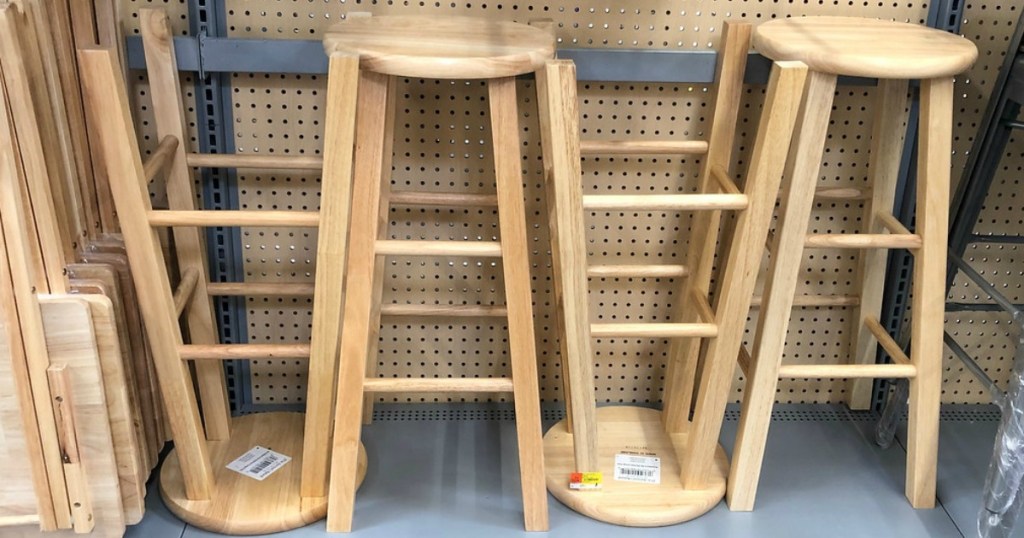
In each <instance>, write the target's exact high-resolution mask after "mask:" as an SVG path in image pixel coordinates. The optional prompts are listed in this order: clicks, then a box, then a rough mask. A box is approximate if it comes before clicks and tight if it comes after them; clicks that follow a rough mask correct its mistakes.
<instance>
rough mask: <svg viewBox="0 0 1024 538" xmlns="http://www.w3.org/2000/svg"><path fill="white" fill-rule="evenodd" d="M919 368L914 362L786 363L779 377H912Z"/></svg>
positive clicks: (781, 368)
mask: <svg viewBox="0 0 1024 538" xmlns="http://www.w3.org/2000/svg"><path fill="white" fill-rule="evenodd" d="M916 375H917V368H916V367H914V365H912V364H786V365H783V366H781V367H780V368H779V377H780V378H788V379H803V378H807V379H824V378H845V379H857V378H904V377H905V378H912V377H915V376H916Z"/></svg>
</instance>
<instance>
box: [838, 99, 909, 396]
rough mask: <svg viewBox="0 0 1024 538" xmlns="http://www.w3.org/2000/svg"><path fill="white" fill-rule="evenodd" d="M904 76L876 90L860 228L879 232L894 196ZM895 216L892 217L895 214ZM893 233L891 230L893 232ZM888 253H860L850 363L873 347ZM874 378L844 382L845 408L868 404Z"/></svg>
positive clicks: (870, 354) (871, 353)
mask: <svg viewBox="0 0 1024 538" xmlns="http://www.w3.org/2000/svg"><path fill="white" fill-rule="evenodd" d="M908 84H909V83H908V82H907V81H906V80H880V81H879V84H878V88H877V89H876V90H875V98H874V114H873V116H874V117H873V119H872V122H873V123H872V127H871V152H870V153H869V154H868V175H869V177H868V182H869V183H870V184H871V198H870V199H869V201H867V202H865V203H864V211H863V213H862V216H861V221H862V222H863V223H864V226H865V231H866V232H868V233H876V234H880V233H882V232H883V230H884V224H885V223H884V221H882V220H880V219H879V218H878V216H879V214H880V213H884V214H887V215H890V216H891V215H892V210H893V202H894V200H895V198H896V182H897V180H898V178H899V174H900V162H901V161H902V159H903V144H904V140H903V139H904V137H905V135H906V131H907V129H906V124H907V119H908V118H907V116H908V115H909V114H910V108H909V107H908V106H907V90H908ZM894 220H895V219H894ZM893 233H895V232H893ZM888 261H889V253H888V252H886V251H883V250H865V251H863V252H860V253H859V256H858V259H857V273H858V276H859V277H860V278H859V283H858V287H859V289H858V290H857V294H858V295H859V296H860V298H861V303H860V307H859V308H858V309H857V312H856V314H854V315H853V316H851V319H850V331H851V332H850V342H852V349H851V350H850V354H851V355H850V356H851V362H852V363H853V364H873V363H874V362H875V359H876V356H877V351H878V348H877V347H875V344H874V338H872V335H871V332H870V331H866V330H865V327H864V323H865V321H866V320H867V318H868V317H878V316H879V315H881V313H882V294H883V292H884V291H885V268H886V265H887V264H888ZM873 385H874V381H873V380H870V379H853V380H851V381H849V382H847V384H846V404H847V405H848V406H850V409H868V408H869V407H870V406H871V400H872V397H873Z"/></svg>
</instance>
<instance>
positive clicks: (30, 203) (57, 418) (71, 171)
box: [0, 0, 168, 536]
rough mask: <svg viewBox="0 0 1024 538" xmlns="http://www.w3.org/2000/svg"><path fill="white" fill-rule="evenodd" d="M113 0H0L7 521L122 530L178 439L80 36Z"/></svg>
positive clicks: (101, 36)
mask: <svg viewBox="0 0 1024 538" xmlns="http://www.w3.org/2000/svg"><path fill="white" fill-rule="evenodd" d="M115 7H116V5H115V2H114V1H112V0H95V1H92V0H89V1H85V0H19V1H16V2H7V1H0V73H2V77H0V104H2V106H0V476H3V477H4V480H2V481H0V534H2V535H3V536H21V535H24V536H36V535H38V533H39V532H40V530H42V531H52V532H54V533H56V534H58V535H59V534H84V533H89V534H94V535H97V536H121V535H123V534H124V530H125V526H126V525H131V524H134V523H137V522H139V521H140V520H141V519H142V515H143V512H144V509H145V491H146V490H145V484H146V480H147V479H148V477H149V475H150V473H151V471H152V470H153V469H154V468H155V466H156V465H157V462H158V457H159V454H160V451H161V449H162V447H163V445H164V444H165V442H166V441H167V439H168V432H167V429H166V427H165V426H164V422H165V419H164V413H163V410H162V404H161V402H160V399H159V397H158V391H157V385H156V377H155V375H154V373H153V368H152V361H151V360H150V358H149V351H148V349H147V345H146V342H145V340H144V339H143V337H142V335H143V334H144V333H143V330H142V322H141V316H140V314H139V311H138V306H137V302H136V300H135V297H136V291H135V288H134V284H133V281H132V278H131V274H130V269H129V267H128V263H127V257H126V254H125V248H124V244H123V242H122V241H121V239H120V237H119V236H118V235H116V232H117V231H118V229H117V220H116V215H115V213H114V211H113V206H112V204H111V202H110V194H109V184H108V182H107V180H106V172H105V170H103V168H102V166H101V160H100V159H95V158H94V152H96V151H97V148H95V147H94V144H92V143H91V141H90V139H89V137H88V136H87V133H88V132H89V125H90V123H93V122H94V121H95V118H90V117H88V114H87V111H86V109H85V107H84V106H83V101H82V91H81V87H80V83H79V79H78V65H77V59H76V49H77V48H79V47H81V46H87V45H96V44H100V45H108V46H113V45H115V44H117V43H121V42H122V38H121V37H120V36H119V29H118V24H117V21H118V18H117V13H116V8H115Z"/></svg>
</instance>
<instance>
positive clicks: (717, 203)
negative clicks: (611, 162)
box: [583, 194, 747, 211]
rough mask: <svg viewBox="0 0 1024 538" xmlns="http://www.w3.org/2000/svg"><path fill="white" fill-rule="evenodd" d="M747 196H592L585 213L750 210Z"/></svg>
mask: <svg viewBox="0 0 1024 538" xmlns="http://www.w3.org/2000/svg"><path fill="white" fill-rule="evenodd" d="M746 208H747V196H746V195H744V194H588V195H584V196H583V209H589V210H629V211H694V210H707V209H716V210H720V209H746Z"/></svg>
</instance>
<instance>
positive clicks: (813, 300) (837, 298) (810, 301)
mask: <svg viewBox="0 0 1024 538" xmlns="http://www.w3.org/2000/svg"><path fill="white" fill-rule="evenodd" d="M762 302H763V298H762V297H761V296H760V295H755V296H754V299H753V300H752V301H751V303H750V307H751V308H760V307H761V303H762ZM859 304H860V297H858V296H856V295H797V296H795V297H794V298H793V306H811V307H826V308H827V307H833V306H857V305H859Z"/></svg>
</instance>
